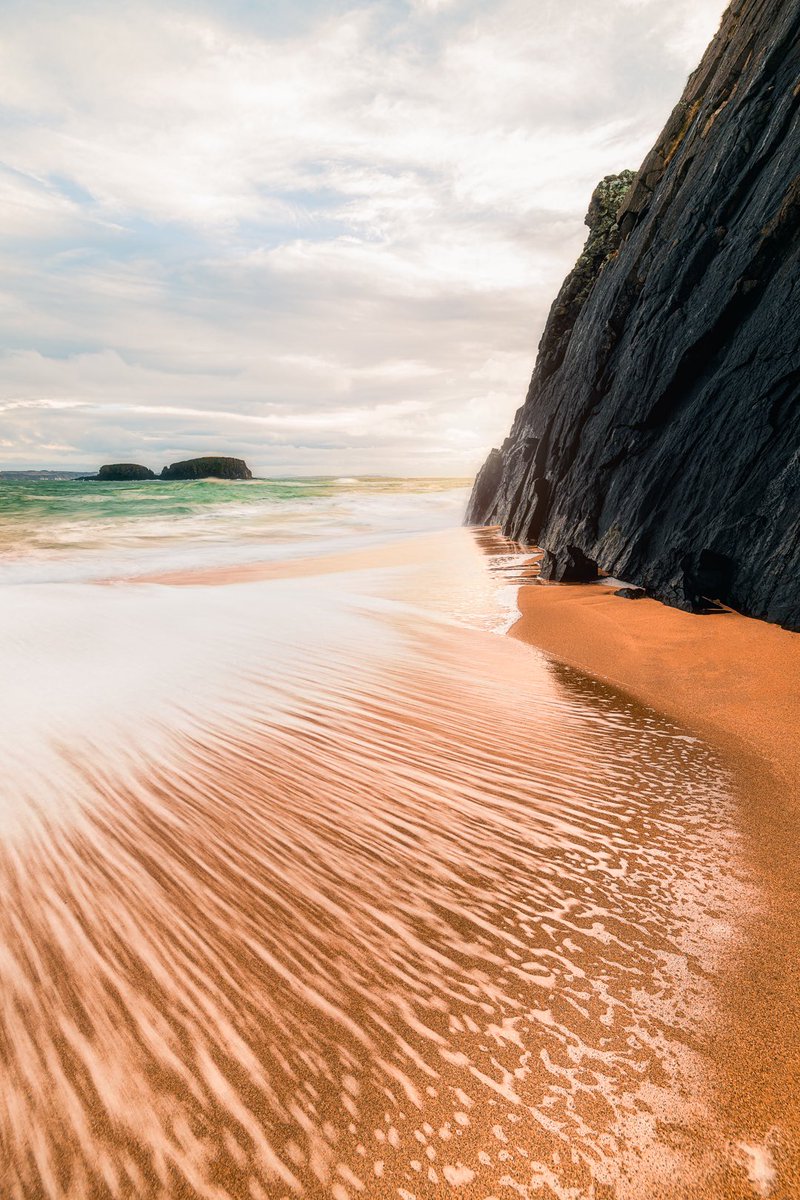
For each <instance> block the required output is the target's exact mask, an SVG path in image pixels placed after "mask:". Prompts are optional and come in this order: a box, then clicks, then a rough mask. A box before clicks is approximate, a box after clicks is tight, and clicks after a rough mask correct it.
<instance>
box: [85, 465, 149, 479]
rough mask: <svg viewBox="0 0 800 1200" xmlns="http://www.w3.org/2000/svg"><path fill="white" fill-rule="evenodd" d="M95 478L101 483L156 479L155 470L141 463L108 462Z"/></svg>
mask: <svg viewBox="0 0 800 1200" xmlns="http://www.w3.org/2000/svg"><path fill="white" fill-rule="evenodd" d="M95 478H96V479H97V481H98V482H99V483H131V482H132V481H134V480H137V479H155V472H154V471H151V470H150V468H149V467H142V466H140V464H139V463H108V464H107V465H106V466H104V467H101V468H100V470H99V471H98V472H97V475H96V476H95Z"/></svg>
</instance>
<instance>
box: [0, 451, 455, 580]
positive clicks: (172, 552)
mask: <svg viewBox="0 0 800 1200" xmlns="http://www.w3.org/2000/svg"><path fill="white" fill-rule="evenodd" d="M468 488H469V480H467V479H436V478H434V479H403V478H390V477H383V476H362V477H359V478H351V477H333V476H330V477H328V476H319V477H304V478H285V479H251V480H241V481H240V480H236V481H228V480H221V479H206V480H196V481H195V480H192V481H174V482H161V481H160V480H146V481H144V482H142V483H96V482H93V481H83V480H81V479H79V478H74V477H71V476H70V475H62V476H60V477H58V476H55V475H52V474H49V473H48V474H45V473H36V472H19V473H14V472H5V473H3V472H0V582H5V583H28V582H31V583H33V582H39V583H44V582H56V581H62V582H66V581H69V580H79V579H83V580H89V579H103V578H112V577H128V576H135V575H141V574H146V573H154V572H158V571H173V570H180V569H191V568H199V567H212V566H223V565H227V566H231V565H234V564H238V563H251V562H276V561H280V560H288V559H294V558H298V557H309V556H314V555H318V554H324V553H331V552H335V551H342V550H353V549H361V548H365V547H368V546H374V545H378V544H385V543H386V542H387V541H392V540H396V539H401V538H408V537H411V536H414V535H415V534H423V533H430V532H434V531H435V530H441V529H446V528H448V527H451V526H454V525H459V524H460V523H461V519H462V516H463V512H464V509H465V507H466V503H467V496H468Z"/></svg>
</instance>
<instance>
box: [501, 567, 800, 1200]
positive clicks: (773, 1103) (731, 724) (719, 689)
mask: <svg viewBox="0 0 800 1200" xmlns="http://www.w3.org/2000/svg"><path fill="white" fill-rule="evenodd" d="M518 607H519V611H520V617H519V619H518V620H517V622H516V623H515V624H514V626H513V627H512V628H511V630H510V631H509V635H508V636H509V637H510V638H512V639H514V640H517V641H521V642H523V643H525V644H527V645H530V646H534V647H536V648H537V649H539V650H541V651H543V652H544V653H545V654H547V655H549V656H551V657H552V658H554V659H556V660H558V661H559V662H561V663H563V664H565V665H566V666H569V667H573V668H575V669H578V670H581V671H583V672H585V673H586V674H588V675H591V676H592V677H593V678H595V679H599V680H602V681H604V682H607V683H609V684H611V685H613V686H614V687H615V688H618V689H620V690H621V691H623V692H626V693H628V694H629V695H630V696H632V697H634V698H635V699H637V700H639V701H642V702H644V703H646V704H648V705H650V706H651V707H653V708H654V709H656V710H657V711H659V712H661V713H663V714H665V715H667V716H671V717H673V718H675V719H677V720H679V721H680V723H681V724H682V725H684V726H685V727H687V728H688V729H689V730H691V731H694V732H696V733H697V734H698V735H700V736H702V737H703V738H704V739H706V740H707V741H708V743H709V744H710V745H711V746H712V747H714V748H716V749H717V750H718V752H719V753H720V757H721V759H722V761H723V763H725V764H726V765H727V766H729V768H730V770H731V774H732V784H733V791H734V796H735V799H736V801H737V808H738V814H739V821H740V834H741V839H742V851H743V855H744V862H745V868H746V870H747V873H748V879H747V883H748V884H749V885H750V886H754V888H755V895H756V896H757V897H758V903H756V904H754V905H753V906H752V908H751V910H750V911H748V913H747V915H746V921H745V925H744V927H743V928H740V935H741V936H740V937H739V939H737V944H736V945H735V946H734V947H733V948H732V949H731V951H730V952H729V953H728V954H727V957H726V962H725V965H724V970H723V973H722V977H721V981H720V982H721V996H720V1002H721V1003H720V1011H719V1017H718V1021H717V1027H716V1031H715V1035H714V1041H713V1046H712V1047H711V1057H712V1059H713V1060H714V1061H715V1062H716V1063H717V1064H718V1066H719V1078H718V1080H717V1081H716V1083H717V1089H718V1092H719V1094H720V1100H721V1105H722V1108H723V1109H724V1110H725V1111H727V1113H728V1114H729V1117H730V1122H731V1127H732V1128H733V1127H738V1128H739V1129H741V1128H749V1129H751V1130H752V1131H753V1132H752V1141H753V1144H750V1143H749V1142H748V1143H744V1142H739V1143H736V1144H737V1146H738V1148H739V1150H740V1152H741V1154H742V1156H743V1161H744V1163H745V1165H746V1166H747V1169H748V1173H749V1177H750V1181H751V1183H752V1184H753V1186H754V1187H755V1188H756V1192H757V1193H758V1194H760V1195H762V1196H769V1195H771V1194H772V1181H773V1178H774V1171H775V1166H774V1164H775V1163H776V1162H777V1163H778V1164H779V1166H780V1177H781V1182H782V1184H784V1185H786V1183H788V1182H790V1181H791V1182H792V1183H794V1185H795V1186H796V1187H797V1194H798V1195H800V1101H799V1100H798V1097H800V1036H799V1034H798V1031H800V984H799V983H798V980H797V970H796V964H797V962H798V961H800V933H799V932H798V927H797V912H798V909H799V908H800V878H799V877H798V876H799V874H800V873H799V872H798V866H797V847H798V846H799V845H800V803H798V800H800V796H799V795H798V791H799V789H798V781H799V779H800V755H798V751H797V732H796V731H797V727H798V720H799V719H800V637H798V635H796V634H792V633H790V632H788V631H787V630H784V629H781V628H780V627H779V626H776V625H769V624H767V623H766V622H763V621H758V620H755V619H753V618H749V617H743V616H741V615H740V614H738V613H734V612H731V611H724V612H721V613H713V614H702V615H701V614H694V613H686V612H683V611H681V610H680V609H673V608H669V607H667V606H666V605H663V604H661V603H659V602H658V601H656V600H652V599H649V598H642V599H638V600H635V601H631V600H625V599H623V598H621V597H617V596H615V595H614V594H613V592H612V591H610V590H609V589H608V588H606V587H603V586H601V585H598V584H549V583H540V582H538V581H537V582H535V583H532V584H526V585H523V586H522V587H521V588H520V589H519V597H518ZM778 1129H779V1130H780V1134H779V1135H778V1134H776V1130H778ZM773 1143H774V1144H773ZM732 1194H733V1193H732ZM788 1194H789V1193H787V1195H788Z"/></svg>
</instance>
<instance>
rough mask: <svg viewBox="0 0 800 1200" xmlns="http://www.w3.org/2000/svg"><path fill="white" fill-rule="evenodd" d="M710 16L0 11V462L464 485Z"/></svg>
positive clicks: (20, 5) (548, 10)
mask: <svg viewBox="0 0 800 1200" xmlns="http://www.w3.org/2000/svg"><path fill="white" fill-rule="evenodd" d="M724 7H725V5H724V0H670V2H669V3H666V2H665V0H604V2H603V3H602V4H601V3H598V0H368V2H365V3H364V2H362V3H347V2H346V0H338V2H333V0H192V2H188V0H158V2H151V0H119V2H118V3H109V2H108V0H103V2H97V0H49V2H47V0H4V2H3V4H2V6H0V467H3V468H6V469H14V468H47V467H50V468H72V469H86V468H92V467H95V466H97V465H99V464H100V463H103V462H114V461H118V462H119V461H132V462H142V463H145V464H147V465H149V466H152V467H154V468H159V467H160V466H161V465H163V464H164V463H166V462H171V461H174V460H176V459H179V458H187V457H191V456H193V455H199V454H212V453H228V454H235V455H237V456H240V457H244V458H246V459H247V461H248V463H249V464H250V465H251V466H252V467H253V469H254V470H255V471H256V472H257V473H259V474H292V473H297V474H342V473H346V474H407V475H462V474H463V475H468V474H471V473H473V472H474V471H475V469H476V468H477V467H478V466H479V465H480V462H481V461H482V459H483V457H484V456H485V453H486V451H487V450H488V449H489V447H490V446H492V445H496V444H498V443H499V442H500V441H501V440H502V438H503V437H504V436H505V434H506V432H507V430H508V427H509V424H510V421H511V418H512V416H513V414H514V412H515V410H516V408H517V407H518V406H519V404H520V403H521V402H522V400H523V398H524V395H525V391H526V388H527V384H528V380H529V377H530V373H531V369H532V366H533V360H534V356H535V350H536V345H537V343H538V340H539V337H540V334H541V330H542V326H543V324H544V321H545V318H546V316H547V312H548V309H549V307H550V304H551V303H552V300H553V298H554V297H555V294H556V292H557V290H558V287H559V285H560V283H561V281H562V279H563V277H564V275H565V274H566V273H567V271H568V270H569V269H570V267H571V266H572V264H573V262H574V260H575V258H576V256H577V254H578V253H579V251H580V247H581V245H582V243H583V240H584V238H585V236H586V232H587V231H586V229H585V227H584V225H583V218H584V215H585V213H586V209H587V206H588V202H589V197H590V195H591V192H592V189H593V187H594V185H595V183H596V182H597V181H598V179H600V178H602V176H604V175H606V174H609V173H611V172H616V171H619V170H621V169H623V168H625V167H632V168H636V167H638V166H639V164H640V163H641V161H642V159H643V158H644V155H645V153H646V152H647V150H648V149H649V148H650V146H651V145H652V143H653V142H654V140H655V137H656V136H657V134H658V132H659V131H660V129H661V128H662V126H663V125H664V123H665V122H666V119H667V117H668V115H669V112H670V110H671V109H672V107H673V105H674V104H675V103H676V101H677V100H678V99H679V97H680V94H681V92H682V90H683V86H684V82H685V79H686V77H687V75H688V74H689V72H690V71H691V70H692V69H693V68H694V67H695V66H696V65H697V63H698V61H699V59H700V57H701V55H702V52H703V50H704V49H705V46H706V44H707V43H708V41H709V40H710V38H711V36H712V35H713V33H714V32H715V30H716V28H717V26H718V24H719V19H720V16H721V14H722V12H723V9H724Z"/></svg>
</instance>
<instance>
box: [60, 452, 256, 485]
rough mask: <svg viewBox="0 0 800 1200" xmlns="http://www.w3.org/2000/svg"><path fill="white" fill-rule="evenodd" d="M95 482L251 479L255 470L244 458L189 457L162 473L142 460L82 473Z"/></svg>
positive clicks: (84, 477) (165, 468)
mask: <svg viewBox="0 0 800 1200" xmlns="http://www.w3.org/2000/svg"><path fill="white" fill-rule="evenodd" d="M81 478H82V479H83V480H87V481H89V480H91V481H94V482H96V483H137V482H139V481H140V480H142V479H252V478H253V472H252V471H251V470H250V468H249V467H248V465H247V463H246V462H245V461H244V459H243V458H223V457H220V456H209V457H205V458H187V459H184V460H183V461H182V462H175V463H170V465H169V466H168V467H164V468H163V470H162V471H161V474H160V475H156V473H155V471H151V470H150V468H149V467H143V466H142V465H141V464H140V463H106V464H105V466H102V467H101V468H100V470H99V471H98V472H97V474H96V475H83V476H81Z"/></svg>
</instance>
